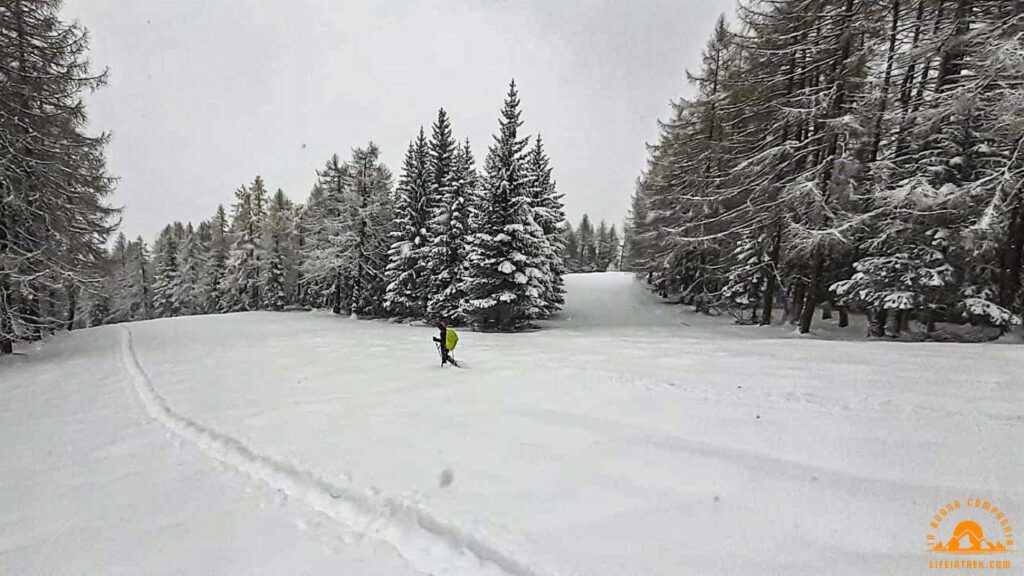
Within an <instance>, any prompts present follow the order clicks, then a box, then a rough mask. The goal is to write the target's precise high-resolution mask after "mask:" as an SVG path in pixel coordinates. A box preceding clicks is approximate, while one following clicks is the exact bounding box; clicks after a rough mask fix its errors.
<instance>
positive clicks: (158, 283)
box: [153, 224, 180, 318]
mask: <svg viewBox="0 0 1024 576" xmlns="http://www.w3.org/2000/svg"><path fill="white" fill-rule="evenodd" d="M179 242H180V237H179V235H178V234H177V233H176V232H175V230H174V226H173V225H170V224H169V225H167V226H165V227H164V229H163V231H161V232H160V237H159V238H157V241H156V246H155V254H154V259H155V268H156V270H155V275H154V277H153V311H154V314H155V315H156V316H157V317H160V318H168V317H171V316H177V315H178V314H179V312H180V310H179V308H178V303H177V299H176V298H175V293H174V291H175V288H176V287H177V285H178V276H179V274H180V271H179V268H178V244H179Z"/></svg>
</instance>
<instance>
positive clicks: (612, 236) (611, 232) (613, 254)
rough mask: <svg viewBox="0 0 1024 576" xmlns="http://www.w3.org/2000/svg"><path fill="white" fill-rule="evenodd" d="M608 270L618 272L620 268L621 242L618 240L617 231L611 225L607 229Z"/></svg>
mask: <svg viewBox="0 0 1024 576" xmlns="http://www.w3.org/2000/svg"><path fill="white" fill-rule="evenodd" d="M608 250H609V252H608V254H609V258H610V260H609V261H608V270H618V269H619V268H620V267H621V266H622V242H621V241H620V240H619V231H618V230H616V229H615V224H612V226H611V228H609V229H608Z"/></svg>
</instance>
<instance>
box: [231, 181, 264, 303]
mask: <svg viewBox="0 0 1024 576" xmlns="http://www.w3.org/2000/svg"><path fill="white" fill-rule="evenodd" d="M235 199H236V203H235V213H234V218H233V220H232V222H231V236H232V238H233V241H232V245H231V252H230V256H229V258H228V264H227V277H226V278H225V286H226V288H225V296H224V303H223V305H222V309H223V310H224V311H228V312H232V311H239V310H257V309H259V307H260V304H261V303H262V300H261V297H260V270H261V260H262V259H263V256H264V252H263V247H262V243H261V241H260V240H261V238H262V230H261V228H260V226H261V223H262V222H263V220H264V214H263V213H262V210H263V209H265V207H266V202H265V199H266V188H265V187H264V185H263V179H262V178H260V177H259V176H257V177H256V179H255V180H254V181H253V183H252V185H251V186H250V187H246V186H242V187H241V188H239V189H238V190H237V191H236V192H235Z"/></svg>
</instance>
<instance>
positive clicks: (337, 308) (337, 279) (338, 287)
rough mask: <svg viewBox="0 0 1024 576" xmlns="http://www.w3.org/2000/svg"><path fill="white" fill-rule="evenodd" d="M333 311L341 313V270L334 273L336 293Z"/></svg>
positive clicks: (332, 304)
mask: <svg viewBox="0 0 1024 576" xmlns="http://www.w3.org/2000/svg"><path fill="white" fill-rule="evenodd" d="M331 306H332V308H331V311H332V312H334V313H335V314H341V272H335V273H334V294H333V302H332V303H331Z"/></svg>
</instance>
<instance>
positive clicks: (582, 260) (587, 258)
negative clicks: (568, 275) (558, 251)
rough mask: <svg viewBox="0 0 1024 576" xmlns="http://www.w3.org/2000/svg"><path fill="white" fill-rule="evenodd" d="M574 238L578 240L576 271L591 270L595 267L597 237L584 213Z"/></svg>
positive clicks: (588, 217)
mask: <svg viewBox="0 0 1024 576" xmlns="http://www.w3.org/2000/svg"><path fill="white" fill-rule="evenodd" d="M576 239H577V241H578V242H579V255H578V259H577V262H578V264H577V266H578V267H577V269H576V271H577V272H593V271H594V270H596V269H597V238H596V237H595V236H594V225H593V224H591V223H590V216H587V215H586V214H584V215H583V217H582V218H580V224H579V226H577V227H576Z"/></svg>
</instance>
